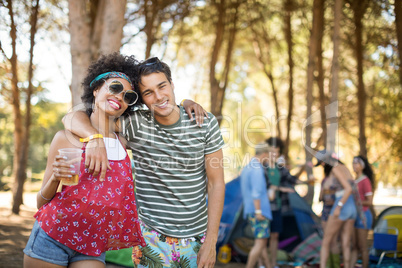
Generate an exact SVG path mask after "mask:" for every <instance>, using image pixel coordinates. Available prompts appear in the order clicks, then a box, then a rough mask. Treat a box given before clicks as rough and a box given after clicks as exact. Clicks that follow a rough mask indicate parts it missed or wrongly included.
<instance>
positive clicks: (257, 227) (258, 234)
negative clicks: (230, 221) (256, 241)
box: [247, 214, 270, 238]
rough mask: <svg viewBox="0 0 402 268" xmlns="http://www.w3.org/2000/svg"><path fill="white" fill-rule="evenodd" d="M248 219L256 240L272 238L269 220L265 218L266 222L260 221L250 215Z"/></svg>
mask: <svg viewBox="0 0 402 268" xmlns="http://www.w3.org/2000/svg"><path fill="white" fill-rule="evenodd" d="M247 219H248V222H249V224H250V226H251V231H252V232H253V235H254V238H268V237H269V236H270V232H269V219H267V218H265V219H264V220H262V221H259V220H257V218H256V217H255V215H253V214H249V215H248V217H247Z"/></svg>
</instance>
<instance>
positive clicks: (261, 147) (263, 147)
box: [255, 142, 269, 155]
mask: <svg viewBox="0 0 402 268" xmlns="http://www.w3.org/2000/svg"><path fill="white" fill-rule="evenodd" d="M264 153H269V145H268V144H267V143H266V142H260V143H259V144H257V145H256V146H255V155H260V154H264Z"/></svg>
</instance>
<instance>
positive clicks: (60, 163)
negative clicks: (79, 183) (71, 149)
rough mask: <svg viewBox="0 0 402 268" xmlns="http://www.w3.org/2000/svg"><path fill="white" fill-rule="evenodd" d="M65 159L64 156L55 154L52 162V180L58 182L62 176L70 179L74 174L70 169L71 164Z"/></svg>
mask: <svg viewBox="0 0 402 268" xmlns="http://www.w3.org/2000/svg"><path fill="white" fill-rule="evenodd" d="M66 160H67V159H66V158H65V157H64V156H61V155H56V159H55V161H54V162H53V180H55V181H58V182H60V181H61V180H62V179H63V178H67V179H69V178H70V179H71V178H72V176H73V175H74V174H75V172H74V170H72V168H73V167H74V166H71V165H70V164H69V163H67V161H66ZM77 175H78V174H77Z"/></svg>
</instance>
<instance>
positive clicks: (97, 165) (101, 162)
mask: <svg viewBox="0 0 402 268" xmlns="http://www.w3.org/2000/svg"><path fill="white" fill-rule="evenodd" d="M85 167H86V168H88V172H89V173H92V172H93V176H98V174H99V172H100V176H99V180H100V181H104V180H105V176H106V171H107V169H111V167H110V165H109V160H108V159H107V153H106V148H105V143H104V141H103V139H93V140H90V141H89V142H88V143H87V146H86V150H85Z"/></svg>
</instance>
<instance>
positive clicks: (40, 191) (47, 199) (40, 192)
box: [39, 189, 52, 201]
mask: <svg viewBox="0 0 402 268" xmlns="http://www.w3.org/2000/svg"><path fill="white" fill-rule="evenodd" d="M39 194H40V196H41V197H42V198H43V199H44V200H46V201H50V200H52V198H50V199H49V198H46V197H44V196H43V194H42V189H40V190H39Z"/></svg>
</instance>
